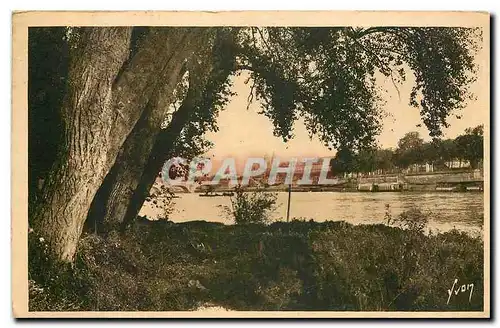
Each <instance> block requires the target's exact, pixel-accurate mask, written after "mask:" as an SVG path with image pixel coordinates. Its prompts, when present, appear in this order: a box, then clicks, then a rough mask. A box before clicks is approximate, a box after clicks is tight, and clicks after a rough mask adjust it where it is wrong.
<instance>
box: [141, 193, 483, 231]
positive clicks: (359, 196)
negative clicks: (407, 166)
mask: <svg viewBox="0 0 500 328" xmlns="http://www.w3.org/2000/svg"><path fill="white" fill-rule="evenodd" d="M277 194H278V208H277V210H276V211H275V212H273V213H272V214H271V217H272V219H273V220H283V219H285V218H286V211H287V200H288V193H287V192H278V193H277ZM178 195H179V198H177V199H175V200H174V201H175V206H174V211H173V213H171V214H170V219H171V220H172V221H173V222H185V221H191V220H206V221H213V222H222V223H225V224H231V223H232V221H231V219H230V217H229V216H228V215H227V214H225V212H224V210H223V207H224V206H230V199H229V197H199V194H196V193H191V194H178ZM483 200H484V195H483V193H481V192H470V193H454V192H442V193H439V192H430V193H427V192H406V193H405V192H403V193H397V192H394V193H392V192H389V193H387V192H381V193H369V192H368V193H367V192H295V193H292V195H291V206H290V218H291V219H292V218H304V219H307V220H309V219H313V220H315V221H326V220H334V221H336V220H343V221H346V222H349V223H352V224H373V223H384V221H385V220H384V216H385V213H386V204H389V208H390V213H391V215H392V216H393V217H396V216H397V215H399V214H400V213H401V212H402V211H404V210H407V209H410V208H412V207H418V208H419V209H421V210H422V211H424V212H425V213H429V214H430V215H429V224H428V228H430V229H431V230H432V231H435V232H438V231H441V232H443V231H448V230H451V229H453V228H455V229H459V230H463V231H466V232H469V233H471V234H477V233H480V232H481V230H482V226H483V213H484V204H483ZM156 211H157V210H156ZM141 212H142V213H141V214H142V215H147V216H148V217H151V218H154V217H155V216H157V213H155V211H154V210H153V209H148V208H147V207H146V206H145V207H144V208H143V210H142V211H141Z"/></svg>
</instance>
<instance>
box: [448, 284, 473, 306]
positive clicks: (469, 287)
mask: <svg viewBox="0 0 500 328" xmlns="http://www.w3.org/2000/svg"><path fill="white" fill-rule="evenodd" d="M457 283H458V279H455V281H454V282H453V286H451V289H448V302H446V304H449V303H450V299H451V296H452V295H453V294H455V295H458V294H459V293H467V292H469V303H470V300H471V298H472V293H473V292H474V284H463V285H461V286H460V285H457Z"/></svg>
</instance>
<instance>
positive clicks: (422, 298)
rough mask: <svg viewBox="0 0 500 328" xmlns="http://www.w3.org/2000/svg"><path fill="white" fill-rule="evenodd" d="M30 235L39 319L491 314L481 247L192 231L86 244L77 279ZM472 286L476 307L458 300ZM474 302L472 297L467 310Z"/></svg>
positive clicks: (288, 229)
mask: <svg viewBox="0 0 500 328" xmlns="http://www.w3.org/2000/svg"><path fill="white" fill-rule="evenodd" d="M43 250H44V242H43V240H42V241H40V238H39V237H37V236H36V233H30V241H29V275H30V276H29V278H30V302H29V306H30V310H32V311H41V310H45V311H47V310H49V311H50V310H53V311H54V310H55V311H58V310H93V311H134V310H149V311H167V310H189V309H196V308H197V307H199V306H201V305H204V304H216V305H219V306H224V307H227V308H229V309H233V310H344V311H351V310H353V311H356V310H365V311H371V310H390V311H392V310H394V311H396V310H398V311H423V310H425V311H437V310H467V311H470V310H482V308H483V283H482V282H483V242H482V240H481V239H478V238H472V237H470V236H468V235H466V234H463V233H459V232H456V231H452V232H447V233H443V234H438V235H429V236H427V235H424V234H421V233H417V232H411V231H406V230H402V229H400V228H394V227H388V226H385V225H366V226H353V225H351V224H348V223H345V222H324V223H317V222H312V221H311V222H305V221H293V222H290V223H284V222H278V223H273V224H271V225H267V226H264V225H231V226H225V225H222V224H218V223H208V222H204V221H195V222H188V223H182V224H174V223H171V222H162V221H160V222H154V223H149V224H138V225H136V226H135V227H134V228H133V229H132V230H131V231H129V232H128V233H127V234H124V235H119V234H117V233H113V234H110V235H108V236H96V235H85V236H84V237H83V239H82V240H81V243H80V249H79V252H78V257H77V260H76V263H75V265H74V267H73V268H59V269H51V268H52V267H53V266H51V265H50V263H47V261H46V258H45V256H44V251H43ZM455 279H458V283H457V284H456V285H455V289H457V288H459V286H461V285H462V284H474V290H473V293H472V296H470V293H469V291H467V292H465V293H462V292H460V293H458V294H457V295H455V293H452V295H451V297H450V301H449V304H447V301H448V298H449V293H448V289H450V288H452V285H453V282H454V280H455ZM469 297H471V299H470V302H469Z"/></svg>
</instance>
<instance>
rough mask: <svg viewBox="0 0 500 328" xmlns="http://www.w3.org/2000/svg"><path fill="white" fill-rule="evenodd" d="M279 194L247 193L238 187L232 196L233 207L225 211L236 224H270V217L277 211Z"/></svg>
mask: <svg viewBox="0 0 500 328" xmlns="http://www.w3.org/2000/svg"><path fill="white" fill-rule="evenodd" d="M276 199H277V194H275V193H269V192H263V191H253V192H245V190H244V188H242V187H237V188H236V189H235V196H234V197H232V196H231V207H228V206H226V207H225V208H224V211H225V212H226V214H228V215H229V216H230V217H232V218H233V220H234V223H236V224H249V223H269V215H270V214H271V213H272V212H273V211H274V210H275V209H276Z"/></svg>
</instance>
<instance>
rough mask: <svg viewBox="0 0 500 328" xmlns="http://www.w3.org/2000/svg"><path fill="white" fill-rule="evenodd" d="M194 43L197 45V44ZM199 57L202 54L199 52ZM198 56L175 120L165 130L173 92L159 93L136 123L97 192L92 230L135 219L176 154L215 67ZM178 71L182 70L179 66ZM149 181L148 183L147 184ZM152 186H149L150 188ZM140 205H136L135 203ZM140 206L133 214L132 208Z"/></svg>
mask: <svg viewBox="0 0 500 328" xmlns="http://www.w3.org/2000/svg"><path fill="white" fill-rule="evenodd" d="M208 36H209V35H208V34H204V35H200V37H199V38H198V40H193V41H194V42H193V44H192V46H191V47H188V49H189V51H191V52H192V49H193V48H200V46H198V47H196V43H197V44H207V43H208ZM193 46H194V47H193ZM198 56H199V54H198ZM198 56H195V58H194V59H193V60H192V61H190V62H189V64H188V67H187V68H188V71H189V88H188V92H187V95H186V97H185V99H184V100H183V102H182V105H181V106H180V107H179V109H178V110H176V111H175V112H174V113H173V114H172V119H171V121H170V122H169V124H168V126H167V127H166V128H165V129H161V125H162V123H163V122H164V120H165V118H166V116H167V111H168V106H169V104H170V103H171V102H172V100H173V98H172V95H171V94H168V95H166V94H164V93H162V94H159V95H158V97H157V99H156V100H155V101H152V102H150V104H149V106H148V109H147V115H143V118H142V119H141V120H140V121H139V123H138V124H137V125H136V126H135V128H134V130H133V131H132V133H131V134H130V135H129V137H128V138H127V140H126V141H125V143H124V144H123V147H122V149H121V151H120V154H119V156H118V157H117V160H116V162H115V164H114V166H113V168H112V169H111V170H110V172H109V174H108V175H107V176H106V179H105V180H104V183H103V184H102V186H101V188H100V189H99V191H98V193H97V194H96V196H95V198H94V201H93V203H92V207H91V209H90V212H89V217H88V224H89V228H90V229H93V228H95V229H97V230H98V231H101V232H103V231H104V232H106V231H109V230H111V229H116V228H118V227H119V225H120V224H122V223H124V222H127V221H129V220H127V218H132V219H133V218H135V217H136V216H137V213H138V211H139V210H140V208H141V206H142V204H143V203H144V201H145V199H146V197H147V195H148V193H149V190H150V189H151V186H152V185H153V183H154V181H155V179H156V177H157V175H158V173H159V171H160V170H161V168H162V165H163V162H164V161H165V158H168V156H169V155H170V154H171V153H172V150H173V148H174V144H175V142H176V140H177V138H178V137H179V135H180V133H181V131H182V129H183V128H184V127H185V125H186V123H187V122H189V118H190V115H191V112H192V110H193V108H194V106H193V105H194V102H195V100H196V99H198V98H199V97H200V94H201V92H202V90H203V88H204V84H205V81H206V79H207V78H208V72H209V71H210V69H211V68H212V66H211V63H210V61H207V58H203V61H202V62H199V63H198V59H199V58H198ZM177 72H178V73H179V72H180V67H178V70H177ZM145 181H147V183H145ZM141 183H142V185H143V187H142V188H140V189H141V190H142V189H147V190H146V191H145V192H140V195H141V197H139V200H135V199H137V195H136V194H137V188H138V187H139V186H141ZM148 187H149V188H148ZM132 203H134V204H136V205H135V206H132V205H131V204H132ZM131 207H133V208H134V209H135V208H138V210H137V213H136V211H132V213H131V214H130V210H129V208H131Z"/></svg>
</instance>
